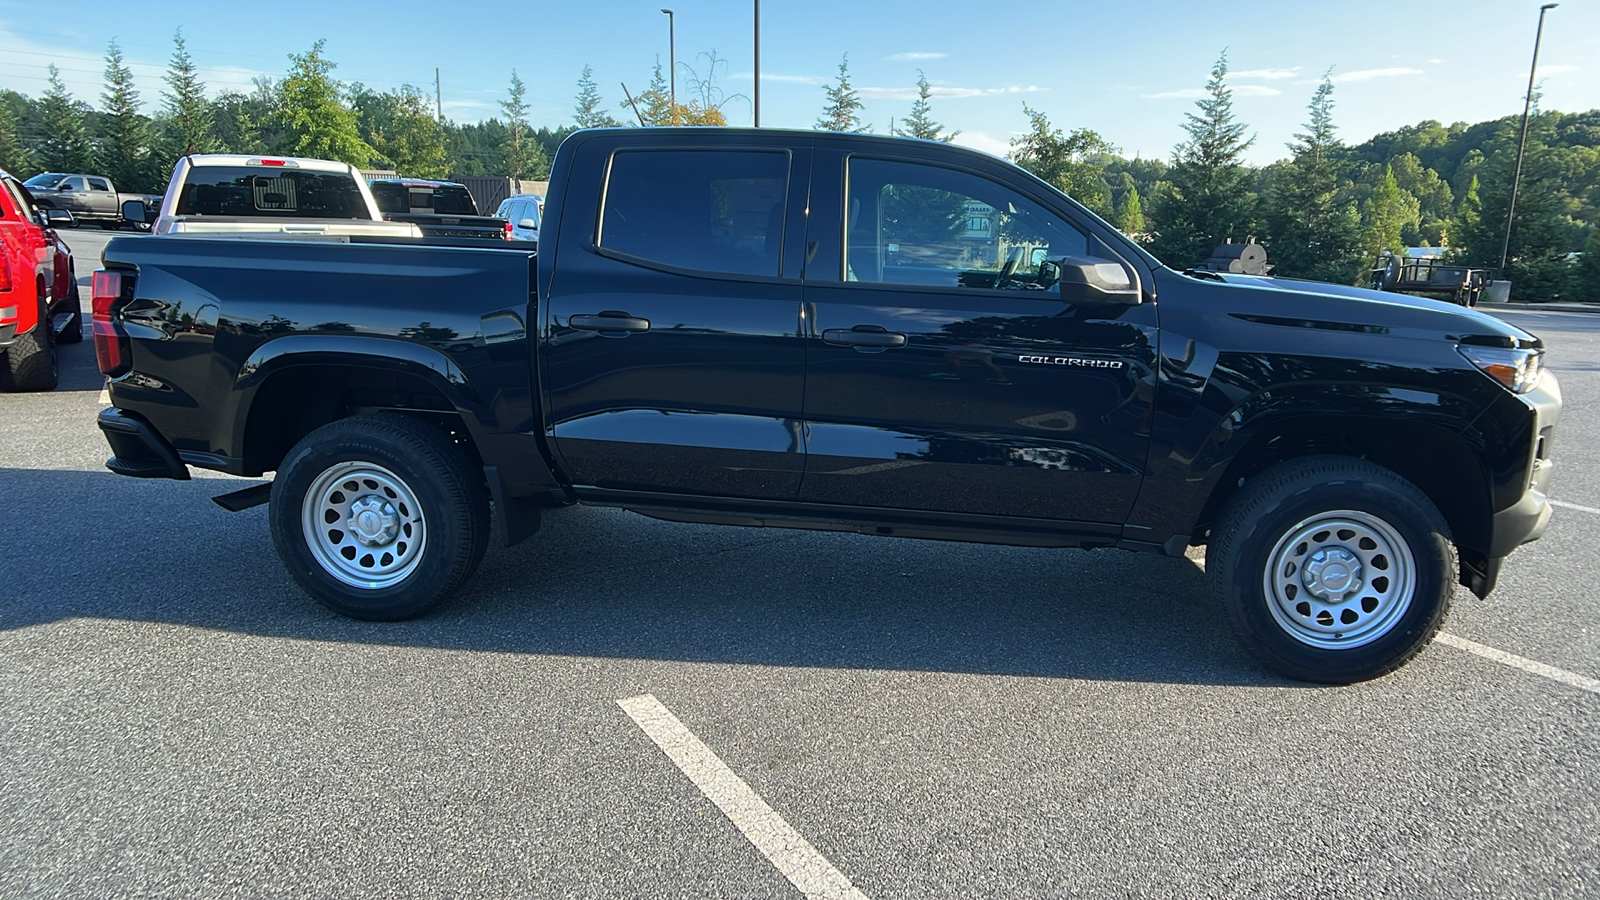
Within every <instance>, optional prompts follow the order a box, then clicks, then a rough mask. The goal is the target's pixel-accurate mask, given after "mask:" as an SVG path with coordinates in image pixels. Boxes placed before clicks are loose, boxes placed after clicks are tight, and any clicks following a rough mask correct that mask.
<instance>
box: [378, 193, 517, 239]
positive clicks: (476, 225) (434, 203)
mask: <svg viewBox="0 0 1600 900" xmlns="http://www.w3.org/2000/svg"><path fill="white" fill-rule="evenodd" d="M367 187H369V188H370V189H371V190H372V198H373V199H374V200H375V201H377V203H378V211H379V212H381V213H383V217H384V218H385V219H386V220H388V221H390V222H411V223H413V224H415V225H416V226H417V227H418V228H421V229H422V233H423V234H425V235H427V236H429V237H446V238H479V239H483V238H487V239H490V240H496V241H503V240H505V239H506V238H508V237H510V232H511V226H510V224H509V223H508V222H506V220H505V218H504V217H501V218H496V217H494V216H485V215H480V214H479V213H478V204H477V201H475V200H473V199H472V194H471V193H469V192H468V191H467V186H466V185H464V184H457V183H455V182H452V181H428V180H426V179H421V178H375V179H373V180H371V181H369V182H367Z"/></svg>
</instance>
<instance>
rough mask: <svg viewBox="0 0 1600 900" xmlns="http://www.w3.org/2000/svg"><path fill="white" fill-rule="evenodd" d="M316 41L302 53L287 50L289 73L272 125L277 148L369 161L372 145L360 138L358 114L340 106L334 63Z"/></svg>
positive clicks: (360, 162) (322, 42)
mask: <svg viewBox="0 0 1600 900" xmlns="http://www.w3.org/2000/svg"><path fill="white" fill-rule="evenodd" d="M326 43H327V42H326V41H325V40H318V41H317V42H316V43H315V44H312V45H311V49H310V50H309V51H307V52H305V53H302V54H291V55H290V56H289V61H290V63H291V65H290V66H289V74H288V75H287V76H285V77H284V79H283V82H282V83H281V84H280V85H279V86H278V91H277V99H278V108H277V114H276V116H275V117H274V119H275V123H276V124H277V125H278V126H279V127H281V128H282V130H283V132H284V135H283V137H282V138H281V140H280V147H281V149H282V150H283V151H284V152H286V153H289V154H291V155H294V156H310V157H315V158H317V159H334V160H339V161H340V162H347V163H350V164H351V165H353V166H360V167H365V166H368V165H371V163H372V157H373V149H372V145H370V144H368V143H367V142H366V141H364V140H362V139H361V125H360V117H359V115H358V114H357V113H356V111H355V110H353V109H351V108H350V107H348V106H346V105H345V104H344V101H343V99H342V98H341V85H340V84H339V82H337V81H335V80H334V79H333V70H334V68H335V64H334V63H333V62H331V61H329V60H328V59H326V58H324V57H323V55H322V48H323V46H324V45H325V44H326Z"/></svg>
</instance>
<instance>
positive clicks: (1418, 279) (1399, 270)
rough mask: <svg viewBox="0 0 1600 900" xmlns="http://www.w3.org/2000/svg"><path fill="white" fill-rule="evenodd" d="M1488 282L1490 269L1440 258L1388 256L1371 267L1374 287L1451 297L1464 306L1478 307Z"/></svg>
mask: <svg viewBox="0 0 1600 900" xmlns="http://www.w3.org/2000/svg"><path fill="white" fill-rule="evenodd" d="M1488 281H1489V278H1488V270H1487V269H1474V268H1472V267H1470V266H1454V265H1447V264H1446V263H1445V262H1444V261H1442V260H1437V259H1408V258H1404V257H1399V256H1388V257H1385V258H1384V259H1383V260H1381V261H1380V262H1379V265H1378V266H1377V267H1376V268H1374V269H1373V270H1372V288H1373V290H1379V291H1390V292H1393V293H1399V294H1432V295H1436V296H1440V297H1449V298H1450V300H1451V302H1453V303H1457V304H1460V305H1461V306H1477V305H1478V296H1479V295H1480V294H1482V293H1483V288H1484V285H1485V284H1487V283H1488Z"/></svg>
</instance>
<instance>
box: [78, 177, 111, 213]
mask: <svg viewBox="0 0 1600 900" xmlns="http://www.w3.org/2000/svg"><path fill="white" fill-rule="evenodd" d="M88 182H89V193H88V194H86V195H85V197H86V198H87V202H88V204H89V209H90V211H91V212H93V213H94V214H95V215H97V216H116V215H117V213H118V210H117V194H116V192H115V191H113V190H111V182H109V181H107V180H106V179H104V178H96V177H94V176H90V177H89V178H88Z"/></svg>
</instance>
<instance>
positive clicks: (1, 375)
mask: <svg viewBox="0 0 1600 900" xmlns="http://www.w3.org/2000/svg"><path fill="white" fill-rule="evenodd" d="M41 293H42V292H41ZM0 363H3V364H0V390H7V391H53V390H55V389H56V384H57V382H59V381H60V380H61V375H60V369H59V367H58V365H57V359H56V341H55V329H53V328H51V327H50V309H49V307H48V306H46V305H45V303H44V301H43V300H40V301H39V324H37V325H35V326H34V327H33V330H32V331H29V332H28V333H27V334H24V335H21V336H19V337H18V338H17V339H16V340H15V341H12V343H11V346H10V347H9V348H7V349H6V350H5V352H4V359H3V360H0Z"/></svg>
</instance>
